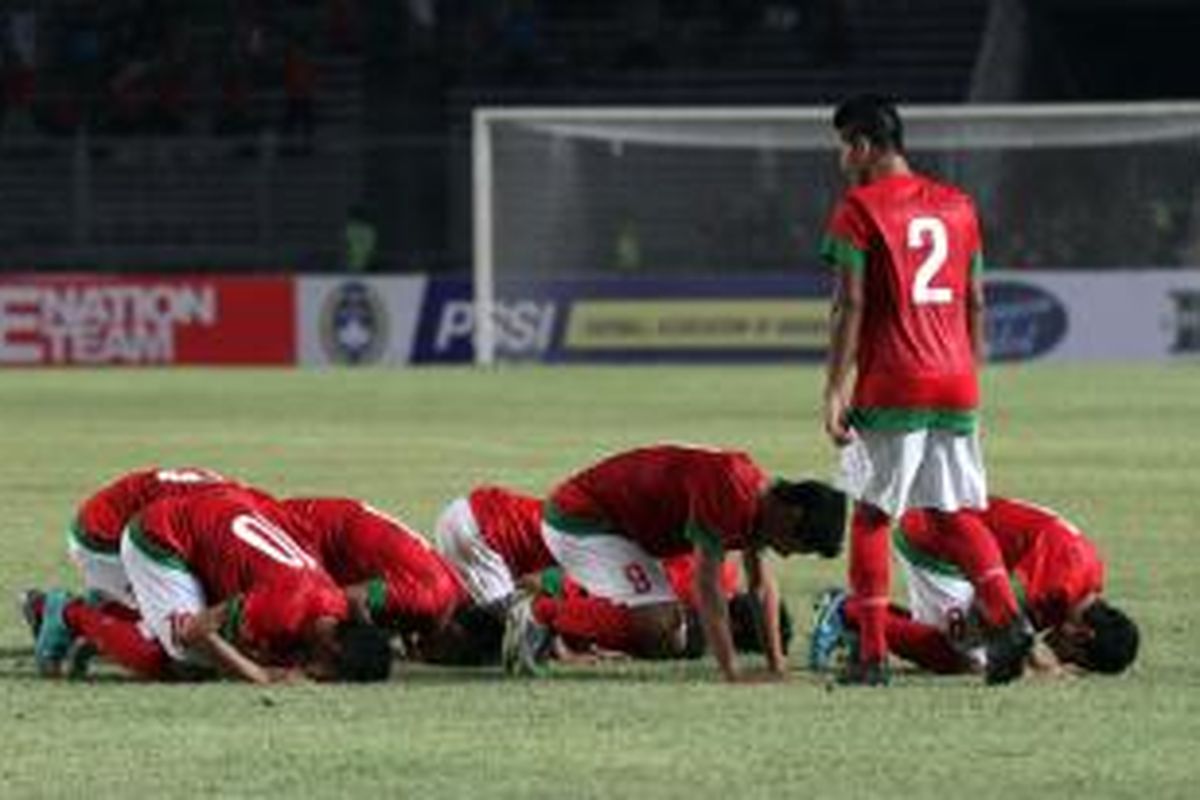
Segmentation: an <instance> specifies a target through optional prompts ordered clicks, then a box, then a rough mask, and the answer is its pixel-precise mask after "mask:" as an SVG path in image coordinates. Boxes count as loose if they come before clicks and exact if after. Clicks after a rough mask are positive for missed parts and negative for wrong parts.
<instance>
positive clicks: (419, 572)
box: [283, 498, 467, 630]
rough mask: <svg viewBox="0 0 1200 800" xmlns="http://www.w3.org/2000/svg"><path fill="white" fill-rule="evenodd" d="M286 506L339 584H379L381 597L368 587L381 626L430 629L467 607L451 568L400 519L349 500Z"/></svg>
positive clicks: (304, 540)
mask: <svg viewBox="0 0 1200 800" xmlns="http://www.w3.org/2000/svg"><path fill="white" fill-rule="evenodd" d="M283 505H284V507H285V508H286V509H287V510H288V511H289V512H291V513H292V514H295V515H296V516H298V517H300V518H301V519H302V520H304V521H305V522H306V523H308V524H306V525H302V526H300V527H299V528H298V529H297V535H298V536H299V537H301V544H304V545H306V546H307V547H308V548H309V549H310V550H311V551H312V552H313V553H315V554H316V555H317V557H318V558H319V559H320V560H321V563H322V564H323V565H324V567H325V569H326V570H328V572H329V574H330V575H332V576H333V579H334V580H335V581H337V582H338V583H339V584H341V585H342V586H349V585H352V584H356V583H364V582H365V583H370V582H372V581H380V582H381V583H379V584H377V585H378V587H379V589H380V590H382V591H380V592H379V594H378V595H377V596H376V595H375V594H374V593H373V591H372V587H370V586H369V593H371V605H372V609H371V610H372V612H373V613H374V614H375V615H377V616H376V618H377V619H378V620H379V621H380V622H382V623H384V624H387V625H390V626H393V627H398V628H400V629H404V630H410V629H427V628H429V627H430V626H433V625H436V624H437V623H438V622H440V621H441V620H442V619H444V618H445V617H446V616H447V615H449V614H450V613H451V612H453V610H454V609H455V608H457V607H458V606H459V605H461V604H463V603H465V602H466V600H467V595H466V591H465V590H464V589H463V588H462V586H461V585H460V584H459V582H458V578H457V577H456V576H455V574H454V570H453V568H452V567H451V566H450V565H449V564H447V563H446V561H445V560H444V559H443V558H442V557H441V555H439V554H438V553H437V552H436V551H435V550H433V549H432V548H430V547H429V544H428V543H427V542H426V541H425V539H424V538H422V537H421V535H420V534H418V533H417V532H416V531H414V530H412V529H411V528H409V527H408V526H407V525H405V524H404V523H403V522H401V521H400V520H397V519H395V518H394V517H391V516H389V515H387V514H385V513H383V512H382V511H379V510H378V509H375V508H372V507H371V506H370V505H367V504H366V503H363V502H361V501H358V500H353V499H349V498H294V499H290V500H285V501H284V503H283ZM305 537H310V538H305Z"/></svg>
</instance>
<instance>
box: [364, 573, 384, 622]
mask: <svg viewBox="0 0 1200 800" xmlns="http://www.w3.org/2000/svg"><path fill="white" fill-rule="evenodd" d="M386 610H387V584H386V583H385V582H384V580H383V578H371V580H369V581H367V611H369V612H371V621H372V622H375V623H378V622H379V620H380V619H381V618H382V617H383V612H384V611H386Z"/></svg>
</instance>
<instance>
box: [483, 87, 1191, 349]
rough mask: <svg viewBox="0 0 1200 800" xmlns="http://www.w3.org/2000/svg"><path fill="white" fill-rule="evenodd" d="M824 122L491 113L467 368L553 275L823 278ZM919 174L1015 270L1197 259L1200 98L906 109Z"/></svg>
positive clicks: (995, 260) (827, 188) (831, 191)
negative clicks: (973, 210) (500, 303)
mask: <svg viewBox="0 0 1200 800" xmlns="http://www.w3.org/2000/svg"><path fill="white" fill-rule="evenodd" d="M831 114H832V110H831V109H829V108H553V109H548V108H525V109H522V108H484V109H478V110H477V111H476V112H475V116H474V128H473V173H472V180H473V203H474V211H473V213H474V219H473V234H474V250H473V258H474V297H475V304H476V320H477V325H476V329H475V330H476V334H475V335H476V347H475V354H476V361H477V362H479V363H491V362H493V361H494V360H497V359H503V358H504V357H505V353H504V349H503V347H499V348H498V347H497V341H496V325H495V318H494V316H495V315H494V311H495V309H496V301H497V298H498V297H502V296H505V295H511V296H514V297H516V296H520V295H521V293H522V291H523V288H524V287H526V286H534V285H537V284H539V283H544V282H546V281H549V280H560V279H563V278H584V279H587V278H617V277H626V278H651V279H653V278H676V279H677V278H697V279H703V278H706V277H709V276H717V275H719V276H729V275H739V274H762V275H779V274H794V273H795V272H796V271H808V272H817V271H820V270H822V269H823V268H822V267H821V265H820V264H819V262H818V259H817V255H816V253H817V247H818V241H819V239H820V236H821V234H822V230H823V227H824V224H825V217H826V214H827V213H828V211H829V209H830V207H831V205H832V203H833V202H834V200H835V199H836V197H837V195H838V193H839V192H840V191H841V188H842V184H841V179H840V176H839V175H838V171H837V164H836V155H835V147H834V144H835V140H834V136H833V133H832V129H831V125H830V118H831ZM901 114H902V116H903V117H904V120H905V140H906V149H907V150H908V153H909V156H910V160H911V161H912V162H913V164H914V166H915V167H916V168H917V169H919V170H922V171H925V172H929V173H931V174H934V175H935V176H939V177H941V178H943V179H945V180H948V181H950V182H953V183H956V184H958V185H960V186H962V187H963V188H965V189H966V190H967V191H969V192H970V193H971V194H973V195H974V196H975V198H976V200H977V201H978V203H979V207H980V212H981V216H982V218H983V224H984V236H985V243H984V249H985V258H986V260H987V262H988V264H989V265H990V266H994V267H1003V268H1011V269H1021V268H1047V269H1050V268H1053V269H1074V268H1079V269H1108V268H1131V267H1133V268H1136V267H1180V266H1188V265H1200V103H1143V104H1086V105H1017V106H908V107H901Z"/></svg>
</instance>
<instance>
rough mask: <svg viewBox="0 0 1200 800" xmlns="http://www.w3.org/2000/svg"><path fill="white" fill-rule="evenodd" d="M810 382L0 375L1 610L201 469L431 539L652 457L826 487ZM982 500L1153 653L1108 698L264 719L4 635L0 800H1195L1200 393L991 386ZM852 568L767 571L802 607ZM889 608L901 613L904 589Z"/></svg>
mask: <svg viewBox="0 0 1200 800" xmlns="http://www.w3.org/2000/svg"><path fill="white" fill-rule="evenodd" d="M820 379H821V375H820V371H819V370H818V369H816V368H812V367H800V366H795V367H762V368H759V367H753V368H717V367H710V368H675V367H672V368H601V369H582V368H580V369H577V368H559V369H543V368H532V367H531V368H512V369H506V370H499V371H494V372H476V371H472V370H409V371H383V370H364V371H348V370H328V371H270V370H266V371H258V370H177V371H171V370H163V371H158V370H131V371H73V370H59V371H55V370H50V371H40V372H34V371H4V372H0V398H2V400H0V431H3V456H4V457H3V459H2V460H0V471H2V474H0V497H2V503H0V508H2V509H3V523H2V524H3V534H2V535H3V541H2V546H0V590H2V592H3V595H4V596H5V597H8V598H15V596H16V594H17V592H18V591H19V590H20V589H22V588H24V587H26V586H31V585H43V586H44V585H48V584H59V585H71V586H74V585H76V583H75V577H74V575H73V574H72V571H71V569H70V567H69V566H68V564H67V561H66V558H65V554H64V546H63V543H64V539H63V530H64V525H65V523H66V521H67V519H68V517H69V516H70V514H71V512H72V510H73V508H74V505H75V504H76V502H77V501H78V500H79V499H81V498H82V497H83V496H85V495H86V494H87V493H88V492H90V491H91V490H93V489H94V488H95V487H97V486H98V485H99V484H100V483H101V481H104V480H107V479H109V478H110V477H112V476H115V475H117V474H119V473H121V472H123V471H125V470H127V469H130V468H133V467H137V466H142V465H146V464H150V463H159V464H167V465H172V464H197V465H205V466H210V467H214V468H217V469H220V470H222V471H225V472H227V473H229V474H231V475H235V476H238V477H241V478H243V479H246V480H249V481H253V482H256V483H258V484H261V485H262V486H264V487H267V488H269V489H271V490H274V491H275V492H277V493H280V494H299V493H335V494H351V495H356V496H360V497H363V498H365V499H368V500H370V501H371V502H373V503H375V504H376V505H378V506H380V507H382V508H385V509H389V510H392V511H395V512H396V513H398V514H399V515H400V516H401V517H403V518H405V519H407V520H409V521H410V522H412V523H413V524H414V525H416V526H417V527H419V528H423V529H427V528H428V527H429V525H430V523H431V521H432V519H433V518H434V516H435V514H436V513H437V511H438V510H439V508H440V507H441V505H442V504H443V503H444V502H445V501H447V500H449V499H451V498H452V497H454V496H456V495H458V494H460V493H462V492H463V491H464V490H466V489H467V488H468V487H470V486H471V485H472V484H474V483H477V482H481V481H485V480H486V481H498V482H503V483H508V484H513V485H515V486H519V487H525V488H527V489H529V490H532V491H535V492H542V491H544V490H545V489H546V488H548V486H549V485H551V484H552V483H553V482H555V481H556V480H558V479H559V478H561V477H563V476H565V475H567V474H569V473H570V472H572V471H574V470H575V469H576V468H578V467H580V466H583V465H585V464H588V463H590V462H591V461H593V460H594V459H596V458H597V457H599V456H600V455H602V454H604V453H607V452H611V451H614V450H617V449H620V448H624V447H627V446H632V445H637V444H643V443H647V442H652V441H656V440H676V441H690V442H701V443H710V444H717V445H725V446H736V447H742V448H745V449H747V450H749V451H750V452H751V453H753V454H754V455H755V456H756V457H757V458H758V460H759V461H760V462H761V463H763V464H764V465H765V466H767V467H768V468H770V469H772V470H774V471H776V472H779V473H781V474H785V475H800V474H810V475H812V474H815V475H818V476H828V475H830V474H831V472H832V466H833V461H834V459H833V454H832V452H831V450H830V448H829V447H828V446H827V444H826V442H825V440H824V438H823V436H822V434H821V432H820V427H819V422H818V413H817V407H818V405H817V398H818V391H819V386H820ZM985 384H986V386H985V388H986V392H987V401H986V406H987V407H986V413H985V419H986V430H985V440H984V443H985V450H986V457H987V460H988V465H989V472H990V479H991V483H992V488H993V490H994V491H996V492H1001V493H1008V494H1012V495H1016V496H1020V497H1027V498H1030V499H1034V500H1038V501H1040V502H1042V503H1045V504H1047V505H1050V506H1053V507H1055V508H1058V509H1060V510H1062V511H1064V512H1066V513H1068V515H1070V516H1071V517H1072V518H1074V519H1075V520H1076V521H1077V522H1078V523H1080V524H1081V526H1082V527H1083V528H1084V529H1085V530H1087V531H1088V532H1089V533H1090V534H1091V535H1092V536H1093V537H1094V538H1095V539H1096V540H1097V541H1098V542H1099V544H1100V546H1101V548H1102V550H1103V552H1104V553H1105V554H1106V555H1107V556H1108V560H1109V591H1110V595H1111V596H1112V597H1113V598H1114V599H1115V600H1116V601H1117V602H1118V603H1120V604H1121V605H1123V606H1124V607H1125V608H1127V609H1128V610H1129V611H1130V612H1131V613H1132V614H1133V615H1134V616H1135V617H1136V618H1137V619H1138V620H1139V621H1140V622H1141V624H1142V629H1143V634H1144V640H1143V650H1142V657H1141V660H1140V663H1139V664H1138V665H1137V666H1136V668H1135V669H1134V670H1133V671H1132V673H1131V674H1128V675H1125V676H1122V677H1119V678H1115V679H1100V678H1096V679H1089V680H1082V681H1074V682H1066V683H1028V682H1027V683H1025V684H1022V685H1017V686H1011V687H1004V688H998V689H994V688H987V687H984V686H982V685H980V684H979V682H978V681H976V680H967V679H934V678H929V677H923V676H918V675H913V674H909V673H902V674H900V675H899V676H898V678H897V680H896V681H895V683H894V685H893V686H892V687H891V688H889V689H887V690H862V689H858V690H850V689H830V688H828V687H827V686H826V685H825V682H824V681H823V680H820V679H817V678H815V677H813V676H810V675H807V674H805V673H804V672H803V671H801V670H800V669H799V666H798V664H799V658H798V657H797V654H796V651H795V650H794V651H793V660H794V661H796V663H797V666H796V668H795V669H794V672H793V675H792V680H791V681H790V682H789V683H787V684H785V685H779V686H746V687H731V686H724V685H721V684H719V683H717V682H716V681H715V679H714V674H713V673H714V669H713V667H712V665H711V663H707V662H705V663H701V664H698V665H696V664H693V665H662V664H656V665H655V664H645V665H631V664H625V665H607V666H601V667H572V668H557V667H556V668H555V669H554V670H553V672H552V675H551V676H550V677H549V678H548V679H546V680H543V681H538V682H521V681H514V682H510V681H505V680H503V679H501V678H500V676H499V675H498V674H497V673H496V672H495V671H491V670H474V671H461V672H453V671H449V670H432V669H427V668H419V667H403V668H401V669H400V670H399V674H398V676H397V677H396V678H395V680H393V681H392V682H391V683H390V684H388V685H386V686H379V687H371V688H356V687H334V686H325V687H318V686H298V687H283V688H270V689H267V690H263V689H258V688H253V687H249V686H242V685H234V684H229V683H223V684H210V685H189V686H150V685H138V684H135V683H131V682H129V681H126V680H123V679H120V678H119V677H118V676H116V675H115V674H114V673H112V672H104V673H102V674H101V675H100V676H99V677H98V678H97V679H96V680H93V681H91V682H87V683H80V684H67V683H51V682H45V681H42V680H38V679H37V678H36V677H34V675H33V670H32V664H31V654H30V643H29V640H28V636H27V633H26V631H25V628H24V626H23V624H22V623H21V621H20V619H19V617H18V615H17V614H16V612H15V608H14V606H13V605H9V606H8V611H7V612H4V613H3V614H0V797H3V798H6V800H11V799H12V798H24V797H37V798H41V797H66V798H79V797H88V798H109V797H113V798H136V797H148V796H166V797H271V798H280V797H304V798H309V797H331V798H348V797H368V796H370V797H406V798H457V797H466V798H535V797H555V798H566V797H569V798H589V797H613V798H631V800H652V799H654V798H672V797H678V798H688V799H689V800H696V798H707V797H721V798H730V799H731V800H732V799H733V798H737V799H738V800H741V799H742V798H757V797H764V798H768V797H769V798H776V797H811V798H923V797H931V798H933V797H936V798H946V797H952V796H961V797H970V798H972V799H973V800H984V799H985V798H1004V800H1014V799H1015V798H1029V797H1043V798H1075V797H1085V798H1109V797H1135V798H1139V800H1149V799H1150V798H1154V799H1155V800H1158V799H1159V798H1171V797H1179V798H1184V797H1195V796H1197V792H1198V791H1200V790H1197V788H1196V787H1197V782H1198V781H1200V667H1198V666H1197V665H1196V663H1195V661H1194V660H1193V659H1194V657H1195V656H1196V654H1197V651H1198V650H1200V627H1198V625H1197V609H1200V535H1198V532H1197V529H1196V528H1197V522H1198V521H1200V435H1198V429H1200V371H1198V370H1197V369H1196V367H1195V365H1192V364H1184V365H1177V366H1174V367H1135V366H1120V367H1118V366H1088V367H1082V366H1069V367H1061V366H1050V365H1039V366H1032V367H1029V366H1026V367H993V368H990V369H989V370H988V372H987V375H986V379H985ZM844 569H845V564H844V562H843V561H838V562H832V563H819V562H817V561H813V560H801V559H793V560H790V561H788V562H784V563H783V564H782V565H781V573H782V576H783V584H784V589H785V595H786V596H787V598H788V599H789V602H790V603H791V605H792V607H793V609H794V610H796V611H798V612H799V615H798V616H799V619H800V625H799V628H800V633H801V634H803V633H805V632H806V631H807V620H808V615H807V607H808V603H809V598H810V597H811V595H812V594H813V593H814V592H816V591H817V590H818V589H819V588H821V587H823V586H825V585H827V584H830V583H833V582H842V581H843V572H844ZM896 588H897V590H899V589H900V587H896Z"/></svg>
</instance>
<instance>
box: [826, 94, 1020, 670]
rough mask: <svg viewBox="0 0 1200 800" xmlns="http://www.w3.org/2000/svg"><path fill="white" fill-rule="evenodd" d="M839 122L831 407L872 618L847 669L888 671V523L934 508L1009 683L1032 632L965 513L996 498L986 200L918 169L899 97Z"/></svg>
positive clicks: (849, 104) (858, 102)
mask: <svg viewBox="0 0 1200 800" xmlns="http://www.w3.org/2000/svg"><path fill="white" fill-rule="evenodd" d="M833 124H834V127H835V128H836V130H837V133H838V137H839V145H840V165H841V168H842V171H843V172H844V174H845V175H846V177H847V178H848V180H849V183H850V184H851V186H850V188H849V189H848V190H847V191H846V193H845V195H844V196H843V197H842V198H841V200H840V201H839V202H838V204H837V206H836V207H835V209H834V211H833V214H832V217H831V220H830V223H829V227H828V229H827V231H826V236H825V239H824V242H823V244H822V256H823V257H824V258H825V260H826V261H828V262H829V263H830V264H832V265H833V266H834V267H835V268H837V272H838V275H837V283H836V290H835V297H834V302H833V313H832V319H831V328H832V331H831V343H830V355H829V365H828V374H827V379H826V383H825V390H824V412H823V414H824V425H825V430H826V432H827V433H828V435H829V437H830V438H831V439H832V440H833V442H834V443H835V444H836V445H837V446H838V447H839V448H840V449H841V460H842V476H843V482H844V485H845V487H846V488H847V490H848V493H849V494H850V495H851V496H853V497H854V498H855V500H856V504H855V509H854V516H853V522H852V526H851V545H850V568H849V582H850V589H851V595H852V597H851V601H850V602H851V605H852V606H853V607H854V609H855V613H856V614H857V615H858V617H859V618H860V620H861V649H860V661H858V662H857V663H854V664H850V665H848V670H847V674H846V675H845V676H844V679H845V680H846V681H847V682H850V683H866V684H883V683H886V682H887V681H888V672H887V661H886V659H887V641H886V636H885V627H886V619H887V608H888V593H889V584H890V580H891V577H890V573H889V568H890V556H889V552H888V551H889V545H888V529H889V523H890V520H892V519H896V518H898V517H899V516H901V515H902V514H903V513H904V512H905V511H907V510H908V509H910V508H921V509H925V510H926V511H927V512H928V514H929V518H930V520H931V526H932V529H933V530H934V531H935V532H936V534H937V535H938V536H940V537H944V538H945V540H946V542H945V544H944V547H945V549H946V550H948V551H953V553H954V560H955V562H956V563H958V564H960V565H961V566H962V567H963V569H964V570H966V572H967V573H968V574H969V575H970V576H971V578H972V580H973V581H974V583H975V585H976V586H977V587H978V600H979V605H980V608H981V610H982V614H983V617H984V620H985V622H986V623H987V625H988V626H989V629H990V631H991V633H990V635H989V641H988V651H989V653H988V671H987V680H988V682H989V683H1003V682H1007V681H1010V680H1013V679H1014V678H1016V677H1018V676H1019V675H1020V672H1021V669H1022V665H1023V664H1024V660H1025V655H1026V654H1027V653H1028V651H1029V649H1030V647H1032V644H1033V637H1032V636H1031V634H1030V633H1029V631H1028V627H1027V623H1026V622H1025V620H1023V619H1022V618H1021V617H1020V613H1019V610H1018V608H1017V603H1016V598H1015V597H1014V596H1013V593H1012V590H1011V589H1010V588H1009V586H1008V581H1007V579H1006V577H1005V572H1004V568H1003V564H1002V563H1001V558H1000V554H999V552H998V551H997V549H996V544H995V540H994V539H992V537H991V536H990V535H989V533H988V531H987V529H986V527H985V526H983V525H982V524H981V523H980V522H979V520H978V518H977V517H976V516H973V515H971V514H967V513H964V511H965V510H966V509H974V508H983V507H985V506H986V504H987V483H986V477H985V474H984V467H983V455H982V451H981V448H980V445H979V438H978V431H977V425H978V421H977V409H978V403H979V388H978V377H977V368H978V364H979V363H980V362H981V361H982V359H983V346H984V331H983V285H982V275H981V272H982V246H981V240H980V231H979V221H978V219H977V217H976V213H975V207H974V204H973V203H972V202H971V199H970V198H969V197H968V196H967V195H966V194H965V193H963V192H962V191H960V190H959V189H956V188H954V187H952V186H949V185H947V184H944V183H939V182H937V181H934V180H932V179H931V178H928V177H926V176H924V175H920V174H918V173H916V172H914V171H913V170H912V169H911V168H910V167H909V164H908V161H907V160H906V158H905V155H904V139H903V127H902V125H901V121H900V116H899V114H898V113H897V111H896V109H895V106H894V105H892V103H891V102H889V101H887V100H885V99H883V98H880V97H877V96H874V95H864V96H859V97H854V98H851V99H849V100H847V101H846V102H844V103H842V104H841V105H840V106H839V107H838V109H837V111H836V112H835V114H834V118H833ZM852 376H853V384H852V383H851V380H852ZM851 388H852V391H851Z"/></svg>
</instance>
